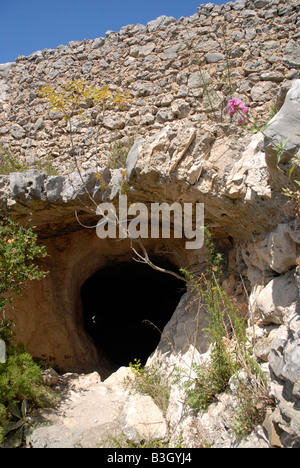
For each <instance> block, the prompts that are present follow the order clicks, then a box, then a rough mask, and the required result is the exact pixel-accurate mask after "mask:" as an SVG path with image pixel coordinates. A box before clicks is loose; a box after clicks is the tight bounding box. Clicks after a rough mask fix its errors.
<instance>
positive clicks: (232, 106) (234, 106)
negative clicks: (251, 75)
mask: <svg viewBox="0 0 300 468" xmlns="http://www.w3.org/2000/svg"><path fill="white" fill-rule="evenodd" d="M227 108H228V114H229V115H230V116H233V115H234V114H236V113H239V114H240V119H239V121H238V123H239V124H240V125H241V124H243V123H244V122H245V120H246V115H247V114H248V112H249V107H248V106H246V104H244V103H243V101H241V100H240V99H238V98H232V99H229V101H228V104H227Z"/></svg>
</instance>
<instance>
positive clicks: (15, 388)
mask: <svg viewBox="0 0 300 468" xmlns="http://www.w3.org/2000/svg"><path fill="white" fill-rule="evenodd" d="M50 400H51V395H50V393H49V392H48V391H47V390H46V389H45V386H44V385H43V383H42V377H41V369H40V367H39V366H38V365H37V364H36V363H35V362H34V361H33V358H32V357H31V355H30V354H29V353H28V352H27V351H26V349H25V347H24V346H22V345H12V344H9V345H8V349H7V359H6V363H5V364H0V428H1V429H0V443H2V442H3V440H4V438H5V436H6V435H7V434H8V433H10V432H12V431H15V430H18V435H19V436H21V438H22V437H23V430H24V429H25V428H26V427H27V426H26V424H27V421H26V419H25V413H27V408H28V405H29V404H30V405H31V406H32V405H34V406H44V405H45V404H48V403H49V402H50ZM25 408H26V411H25ZM19 439H20V437H19Z"/></svg>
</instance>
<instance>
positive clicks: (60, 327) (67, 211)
mask: <svg viewBox="0 0 300 468" xmlns="http://www.w3.org/2000/svg"><path fill="white" fill-rule="evenodd" d="M299 11H300V2H299V0H288V1H280V0H274V1H272V0H237V1H235V2H229V3H227V4H225V5H222V6H217V5H213V4H210V3H209V4H206V5H202V6H200V7H199V8H198V11H197V13H195V15H193V16H191V17H190V18H180V19H179V20H176V19H175V18H172V17H166V16H161V17H159V18H157V19H156V20H153V21H150V22H149V23H148V24H147V25H141V24H137V25H128V26H124V27H123V28H122V29H121V30H120V31H119V32H114V31H108V32H107V33H106V37H105V38H97V39H94V40H85V41H83V42H81V43H79V42H70V43H69V44H67V45H62V46H59V47H58V48H57V49H55V50H47V49H46V50H43V51H38V52H36V53H34V54H32V55H31V56H29V57H18V58H17V59H16V62H14V63H9V64H3V65H0V145H1V151H9V152H11V153H12V154H14V155H17V157H18V158H19V159H20V161H21V162H22V163H23V164H24V165H26V167H27V166H28V167H29V168H30V170H29V171H27V172H25V173H17V172H14V173H11V174H8V175H3V176H1V177H0V207H1V216H4V215H5V214H7V213H8V214H9V215H10V216H12V217H13V218H14V219H17V220H19V221H20V222H22V223H25V222H28V219H29V218H31V219H32V222H33V224H34V225H35V226H36V228H37V231H38V233H39V236H40V238H41V239H42V240H43V242H44V243H45V244H46V247H47V251H48V254H49V256H48V257H47V259H46V260H45V262H46V265H45V266H46V268H47V269H48V270H49V272H50V273H49V275H48V276H47V278H46V279H45V280H43V281H41V282H39V283H35V284H31V285H29V287H28V288H26V289H25V290H24V293H23V296H22V297H21V298H17V299H16V301H15V302H14V309H13V310H11V311H10V314H11V316H12V317H14V316H17V318H18V325H17V336H18V337H19V338H20V339H22V341H23V342H24V343H25V344H26V346H27V347H28V349H29V351H30V352H31V353H32V354H33V355H34V356H35V357H38V358H43V359H46V360H48V361H50V362H51V363H52V364H53V366H54V367H57V368H59V369H61V370H63V371H70V372H93V371H97V372H99V374H100V376H101V378H102V380H104V379H106V378H107V377H108V376H109V375H111V374H112V372H113V371H114V370H115V369H114V368H113V367H112V365H111V363H110V362H109V360H108V359H107V358H106V356H105V354H103V353H101V352H99V349H96V347H95V345H94V343H93V342H92V340H91V338H90V337H89V336H88V335H87V333H86V331H85V329H84V326H83V311H82V306H81V302H80V289H81V287H82V285H83V284H84V283H85V282H86V281H87V280H88V279H89V278H91V277H92V275H94V273H96V272H97V271H99V270H100V269H102V268H104V267H106V266H108V265H114V264H118V263H120V262H128V261H130V260H131V259H132V252H131V250H130V245H129V242H128V240H123V241H121V242H117V243H116V242H112V241H111V240H110V239H106V240H101V241H100V240H99V239H98V238H97V236H96V233H95V230H94V229H85V228H83V227H82V225H80V224H79V222H78V219H76V217H75V214H74V213H75V211H76V212H77V215H78V218H79V219H80V221H81V223H82V224H84V225H89V226H93V225H94V224H95V222H97V217H96V216H95V212H93V210H92V209H91V208H94V205H93V203H94V202H95V203H100V202H102V201H103V200H104V193H103V186H102V185H101V184H102V182H103V181H104V182H105V184H106V187H107V188H106V191H105V199H106V200H108V201H111V202H114V203H115V204H117V203H118V196H119V193H120V190H121V185H122V182H124V170H125V169H126V171H127V172H126V177H127V179H126V183H127V184H128V191H127V195H128V200H129V202H133V203H134V202H143V203H146V204H150V203H151V202H158V203H162V202H167V203H173V202H175V201H176V202H178V201H179V202H181V203H184V202H186V203H187V202H189V203H204V205H205V224H206V225H207V227H208V228H209V229H210V231H211V233H212V235H213V238H214V240H215V242H216V245H217V246H218V248H219V249H220V251H221V252H222V253H223V255H224V258H225V261H226V271H225V277H224V282H223V286H224V288H225V289H226V291H227V292H228V294H229V295H230V296H231V297H234V298H235V300H236V301H237V303H238V304H239V305H240V307H241V309H242V308H244V309H243V310H246V312H247V317H249V329H248V335H249V339H251V340H252V343H253V352H254V355H255V356H256V358H257V360H258V362H259V363H260V365H261V368H262V370H263V372H264V373H265V374H266V376H267V379H268V382H269V390H270V395H271V396H272V398H273V399H274V402H275V408H270V411H269V412H268V414H267V417H266V419H265V421H264V423H263V425H261V426H259V427H258V428H257V429H256V430H255V431H254V432H253V433H252V434H251V435H250V436H249V437H248V438H247V439H246V440H245V441H243V442H240V441H237V440H236V438H235V437H234V435H233V431H232V414H233V413H234V412H236V399H235V396H236V392H237V386H236V382H235V381H234V379H233V380H231V381H230V392H229V393H228V394H222V395H220V396H218V399H217V401H216V402H215V403H214V404H213V405H211V406H210V408H209V410H208V412H207V413H205V414H199V415H197V417H195V415H192V414H191V413H188V414H186V413H184V412H183V407H182V404H181V402H182V401H183V400H184V395H182V391H181V390H180V388H178V387H177V386H175V385H174V387H173V388H172V391H171V398H170V405H169V409H168V413H167V415H165V416H164V418H166V421H167V423H168V424H165V420H164V419H162V421H161V428H162V433H163V435H162V436H161V437H162V438H163V437H165V435H166V434H165V433H166V432H167V429H171V430H172V433H173V435H174V443H176V441H177V442H178V438H179V437H181V436H182V435H183V436H184V437H185V440H186V441H189V443H190V445H191V446H193V444H194V443H195V437H194V436H193V431H196V433H197V437H198V436H199V434H202V436H203V438H204V439H205V441H206V442H207V444H209V445H210V446H212V447H237V446H239V447H248V446H250V447H299V446H300V419H299V414H300V413H299V405H300V386H299V382H300V355H299V350H300V316H299V284H300V280H299V278H300V272H299V268H300V266H299V265H300V263H299V258H300V234H299V232H300V231H299V227H300V226H299V218H298V217H297V216H296V212H295V203H294V202H293V201H292V200H290V199H289V198H287V197H286V196H285V195H284V194H283V191H282V190H283V188H293V185H292V183H291V181H290V180H289V178H288V175H287V174H288V171H289V170H290V168H291V157H292V155H298V156H299V149H300V137H299V134H300V45H299V37H300V32H299V29H300V28H299V25H300V17H299ZM224 25H226V27H225V28H224ZM75 79H84V80H85V81H86V82H87V83H89V84H92V85H95V86H101V85H103V84H107V85H109V86H110V87H111V88H112V89H116V88H123V89H128V90H129V91H130V93H131V95H132V102H131V104H130V106H129V107H128V108H126V109H124V110H121V111H118V112H116V111H115V110H112V109H108V110H107V111H106V113H105V116H104V120H103V125H102V126H101V128H100V133H99V148H98V154H97V151H96V145H95V137H96V133H97V130H98V124H99V122H100V121H101V116H100V115H99V114H98V112H97V111H96V109H95V108H94V107H93V106H92V105H91V107H87V109H86V110H85V111H86V119H85V120H82V119H79V118H77V117H74V118H73V128H74V141H75V145H76V148H77V151H78V154H79V165H80V167H81V169H82V174H81V176H80V175H79V173H78V172H77V171H76V170H75V163H74V159H73V156H72V154H71V152H70V143H69V131H70V129H69V128H68V126H67V123H66V121H65V120H64V119H62V115H61V114H59V113H58V112H55V111H53V110H51V109H50V107H49V106H48V105H47V104H45V103H44V102H43V101H41V99H40V96H39V91H40V89H41V87H42V86H45V85H50V86H54V87H56V88H59V86H60V85H63V84H64V83H65V82H66V81H70V80H75ZM232 95H234V96H235V97H238V98H240V99H242V100H243V102H244V103H246V104H247V105H248V106H249V107H250V113H249V115H250V116H251V119H252V120H253V121H256V122H257V125H263V124H267V123H269V125H268V126H267V128H266V129H265V131H264V134H263V133H262V132H261V131H258V129H257V128H256V131H254V132H249V131H246V130H245V129H243V128H241V127H239V126H237V124H236V123H235V122H234V121H233V122H232V121H230V118H229V116H228V115H227V112H226V104H227V100H228V99H229V97H231V96H232ZM131 140H132V141H134V144H133V146H132V147H131V149H130V151H129V153H128V156H127V161H126V164H124V166H126V167H124V168H123V169H124V170H120V169H111V168H109V167H107V161H108V158H109V156H110V153H111V151H112V145H113V143H114V142H115V141H119V142H121V143H123V144H124V145H125V144H127V143H128V142H129V141H131ZM284 141H286V147H285V151H284V152H283V155H282V160H281V166H280V168H281V170H279V169H278V168H277V154H276V152H274V145H273V142H274V143H276V144H279V145H280V144H282V143H283V142H284ZM50 160H51V164H52V165H53V167H55V168H56V170H57V172H58V175H47V174H46V173H45V172H43V171H41V170H39V168H40V167H41V164H44V163H48V162H49V161H50ZM96 160H97V162H98V165H99V166H98V169H97V170H99V172H100V173H101V180H100V179H99V178H96V177H95V168H96ZM99 167H100V168H99ZM293 175H294V177H295V179H296V180H297V179H298V180H300V168H299V165H296V167H295V169H294V172H293ZM86 188H87V189H88V191H87V190H86ZM92 200H93V201H92ZM146 247H147V249H148V251H149V253H150V254H151V255H156V256H157V255H162V257H161V258H163V259H164V260H168V261H170V262H172V263H173V265H174V267H178V268H179V267H182V266H184V267H186V268H188V269H190V270H193V271H197V272H200V273H201V268H202V267H203V264H204V260H205V254H204V252H203V250H200V251H199V250H195V251H193V250H191V251H187V250H186V249H185V248H184V242H181V241H180V240H178V239H171V240H170V242H169V243H166V242H164V241H163V240H162V239H148V240H147V242H146ZM174 252H175V253H176V254H175V255H174ZM128 294H129V296H130V300H132V297H133V291H129V293H128ZM190 294H191V291H190V290H189V289H188V290H187V291H186V292H185V294H183V296H182V298H181V300H180V303H179V304H178V307H177V308H176V310H175V311H174V314H173V315H172V317H171V319H170V321H169V322H168V323H167V325H166V327H165V329H164V334H163V336H162V338H161V341H160V343H159V345H158V347H157V348H156V349H155V351H154V353H153V354H152V356H151V357H149V361H148V362H149V363H154V364H155V365H159V366H160V368H161V369H163V370H164V371H165V373H166V374H168V373H170V372H172V370H173V369H174V368H175V367H176V366H178V365H179V364H180V363H181V362H186V363H189V362H191V360H192V359H193V360H195V361H196V362H201V361H202V360H203V359H205V356H207V352H208V343H207V340H206V338H205V335H204V334H201V333H200V334H198V336H197V339H194V340H193V343H194V345H193V346H191V341H190V338H189V339H188V337H191V336H193V334H195V330H196V331H197V330H198V329H197V326H198V327H200V328H201V330H202V329H203V328H205V327H206V317H205V314H203V315H201V316H200V317H197V321H196V316H197V311H196V310H195V309H194V308H193V307H188V304H189V303H190V299H191V295H190ZM124 307H125V308H126V304H125V305H124ZM28 308H29V309H30V320H28V314H27V312H28ZM127 308H128V310H129V309H130V305H128V306H127ZM108 313H113V314H116V322H117V311H109V312H108ZM49 330H50V331H51V333H50V332H49ZM41 337H43V339H41ZM137 357H138V356H137ZM119 373H120V374H119V375H123V373H125V374H126V371H124V369H123V370H119ZM117 375H118V374H112V377H109V378H111V379H116V378H117ZM105 382H106V380H105ZM127 403H128V402H127ZM129 403H130V402H129ZM129 403H128V405H127V406H128V408H127V406H126V405H125V409H124V411H125V410H126V408H127V410H128V411H127V410H126V411H127V413H126V414H125V415H124V420H125V421H126V425H127V426H126V427H127V432H128V434H130V433H134V434H136V431H137V426H138V424H139V423H138V422H137V421H136V420H135V416H136V412H137V411H140V407H141V406H143V405H144V403H143V401H142V400H141V401H139V400H138V398H137V400H136V401H134V402H133V403H132V402H131V403H132V405H131V403H130V404H129ZM148 403H149V405H150V406H151V403H150V402H147V404H148ZM137 408H138V410H137ZM126 411H125V412H126ZM191 428H192V430H191ZM56 429H57V428H56ZM56 429H55V430H56ZM42 432H43V431H42ZM202 442H203V440H202ZM37 445H39V442H37Z"/></svg>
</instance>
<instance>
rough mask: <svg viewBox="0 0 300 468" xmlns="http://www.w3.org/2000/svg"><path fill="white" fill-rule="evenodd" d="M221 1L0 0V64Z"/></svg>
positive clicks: (178, 16) (185, 13)
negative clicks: (20, 56)
mask: <svg viewBox="0 0 300 468" xmlns="http://www.w3.org/2000/svg"><path fill="white" fill-rule="evenodd" d="M205 3H215V4H217V5H221V4H224V3H226V1H223V0H207V1H201V0H0V63H6V62H13V61H14V60H15V59H16V58H17V57H18V55H30V54H31V53H33V52H35V51H37V50H43V49H55V48H56V47H57V46H59V45H60V44H67V43H68V42H70V41H82V40H83V39H95V38H96V37H101V36H102V37H103V36H105V32H106V31H107V30H109V29H111V30H113V31H119V30H120V29H121V27H122V26H126V25H127V24H137V23H141V24H147V23H148V22H149V21H151V20H153V19H156V18H157V17H158V16H161V15H167V16H174V17H175V18H176V19H178V18H180V17H181V16H191V15H193V14H194V13H196V12H197V7H198V6H199V5H201V4H205Z"/></svg>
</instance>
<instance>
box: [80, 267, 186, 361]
mask: <svg viewBox="0 0 300 468" xmlns="http://www.w3.org/2000/svg"><path fill="white" fill-rule="evenodd" d="M158 264H159V265H160V266H162V267H163V268H166V269H170V270H173V271H176V272H177V271H178V269H177V268H176V267H174V265H171V264H169V263H166V262H164V264H162V263H161V261H160V262H159V263H158ZM185 291H186V288H185V284H184V282H183V281H181V280H179V279H177V278H175V277H174V276H171V275H169V274H166V273H161V272H158V271H156V270H154V269H152V268H151V267H149V266H148V265H145V264H141V263H137V262H126V263H119V264H116V265H113V266H108V267H105V268H103V269H101V270H99V271H98V272H97V273H95V274H94V275H93V276H92V277H91V278H89V279H88V280H87V281H86V282H85V284H84V285H83V286H82V288H81V300H82V305H83V317H84V327H85V331H86V332H87V333H88V334H89V335H90V337H91V338H92V339H93V341H94V343H95V345H96V347H97V349H98V350H99V351H100V353H102V354H103V355H105V356H106V357H107V358H108V359H109V360H110V361H112V362H113V363H114V364H115V365H116V366H118V367H121V366H128V365H129V363H130V362H133V361H134V359H135V358H136V359H140V361H141V363H142V364H143V365H145V363H146V361H147V359H148V357H149V356H150V355H151V354H152V353H153V351H154V350H155V348H156V347H157V345H158V343H159V341H160V338H161V333H160V331H162V330H163V328H164V327H165V325H166V324H167V322H168V321H169V320H170V318H171V317H172V315H173V313H174V311H175V309H176V307H177V305H178V303H179V301H180V298H181V296H182V295H183V294H184V292H185ZM158 330H160V331H158Z"/></svg>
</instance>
